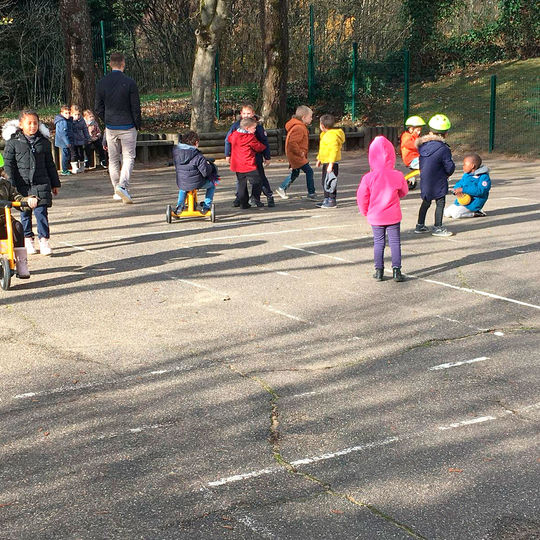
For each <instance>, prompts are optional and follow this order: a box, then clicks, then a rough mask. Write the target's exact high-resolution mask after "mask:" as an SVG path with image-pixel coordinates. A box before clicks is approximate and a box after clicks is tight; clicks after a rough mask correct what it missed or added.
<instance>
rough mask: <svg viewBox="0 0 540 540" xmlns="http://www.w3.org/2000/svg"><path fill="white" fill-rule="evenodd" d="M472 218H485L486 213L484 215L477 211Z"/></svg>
mask: <svg viewBox="0 0 540 540" xmlns="http://www.w3.org/2000/svg"><path fill="white" fill-rule="evenodd" d="M474 217H486V213H485V212H482V210H477V211H476V212H475V213H474Z"/></svg>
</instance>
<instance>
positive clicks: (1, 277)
mask: <svg viewBox="0 0 540 540" xmlns="http://www.w3.org/2000/svg"><path fill="white" fill-rule="evenodd" d="M26 207H27V204H26V203H23V202H18V201H0V208H3V209H4V215H5V217H6V225H5V227H6V235H5V236H6V238H2V239H0V287H2V289H4V291H7V290H8V289H9V287H10V285H11V277H12V276H13V275H15V245H14V243H13V224H12V222H11V208H26Z"/></svg>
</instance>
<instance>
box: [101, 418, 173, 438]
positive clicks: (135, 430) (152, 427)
mask: <svg viewBox="0 0 540 540" xmlns="http://www.w3.org/2000/svg"><path fill="white" fill-rule="evenodd" d="M172 425H173V422H165V423H163V424H152V425H143V426H139V427H135V428H129V429H126V430H125V431H119V432H117V433H110V434H108V435H100V436H99V437H97V440H98V441H102V440H104V439H115V438H116V437H121V436H122V435H130V434H137V433H142V432H143V431H151V430H155V429H162V428H166V427H170V426H172Z"/></svg>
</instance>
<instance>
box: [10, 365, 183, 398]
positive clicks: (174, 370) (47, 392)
mask: <svg viewBox="0 0 540 540" xmlns="http://www.w3.org/2000/svg"><path fill="white" fill-rule="evenodd" d="M190 369H191V366H189V365H185V366H174V367H172V368H170V369H160V370H155V371H148V372H145V373H138V374H137V375H126V376H125V377H120V378H118V379H115V380H111V381H106V382H103V381H102V382H94V383H82V384H74V385H73V386H60V387H58V388H52V389H51V390H43V391H39V392H26V393H24V394H17V395H16V396H13V399H29V398H34V397H46V396H53V395H57V394H64V393H71V392H77V391H80V390H87V389H89V388H100V387H102V386H107V385H115V384H121V383H123V382H126V381H130V380H133V379H142V378H145V377H155V376H157V375H165V374H166V373H178V372H181V371H188V370H190Z"/></svg>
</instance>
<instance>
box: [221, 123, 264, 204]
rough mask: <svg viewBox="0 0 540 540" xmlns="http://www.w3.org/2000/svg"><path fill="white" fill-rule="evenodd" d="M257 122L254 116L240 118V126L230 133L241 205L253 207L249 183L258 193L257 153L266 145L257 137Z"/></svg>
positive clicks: (232, 158)
mask: <svg viewBox="0 0 540 540" xmlns="http://www.w3.org/2000/svg"><path fill="white" fill-rule="evenodd" d="M257 125H258V124H257V122H256V121H255V120H254V119H253V118H244V119H243V120H240V126H239V127H238V129H237V130H236V131H233V132H232V133H231V134H230V135H229V142H230V143H231V159H230V165H231V171H233V172H235V173H236V182H237V197H238V200H239V201H240V207H241V208H243V209H247V208H251V205H250V204H249V202H248V201H249V193H248V188H247V183H248V181H249V183H250V184H251V185H252V192H255V193H257V191H256V189H257V184H260V183H261V178H260V176H259V171H258V170H257V160H256V157H255V156H256V154H257V153H258V152H264V149H265V146H264V144H263V143H262V142H260V141H258V140H257V137H255V131H256V129H257Z"/></svg>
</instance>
